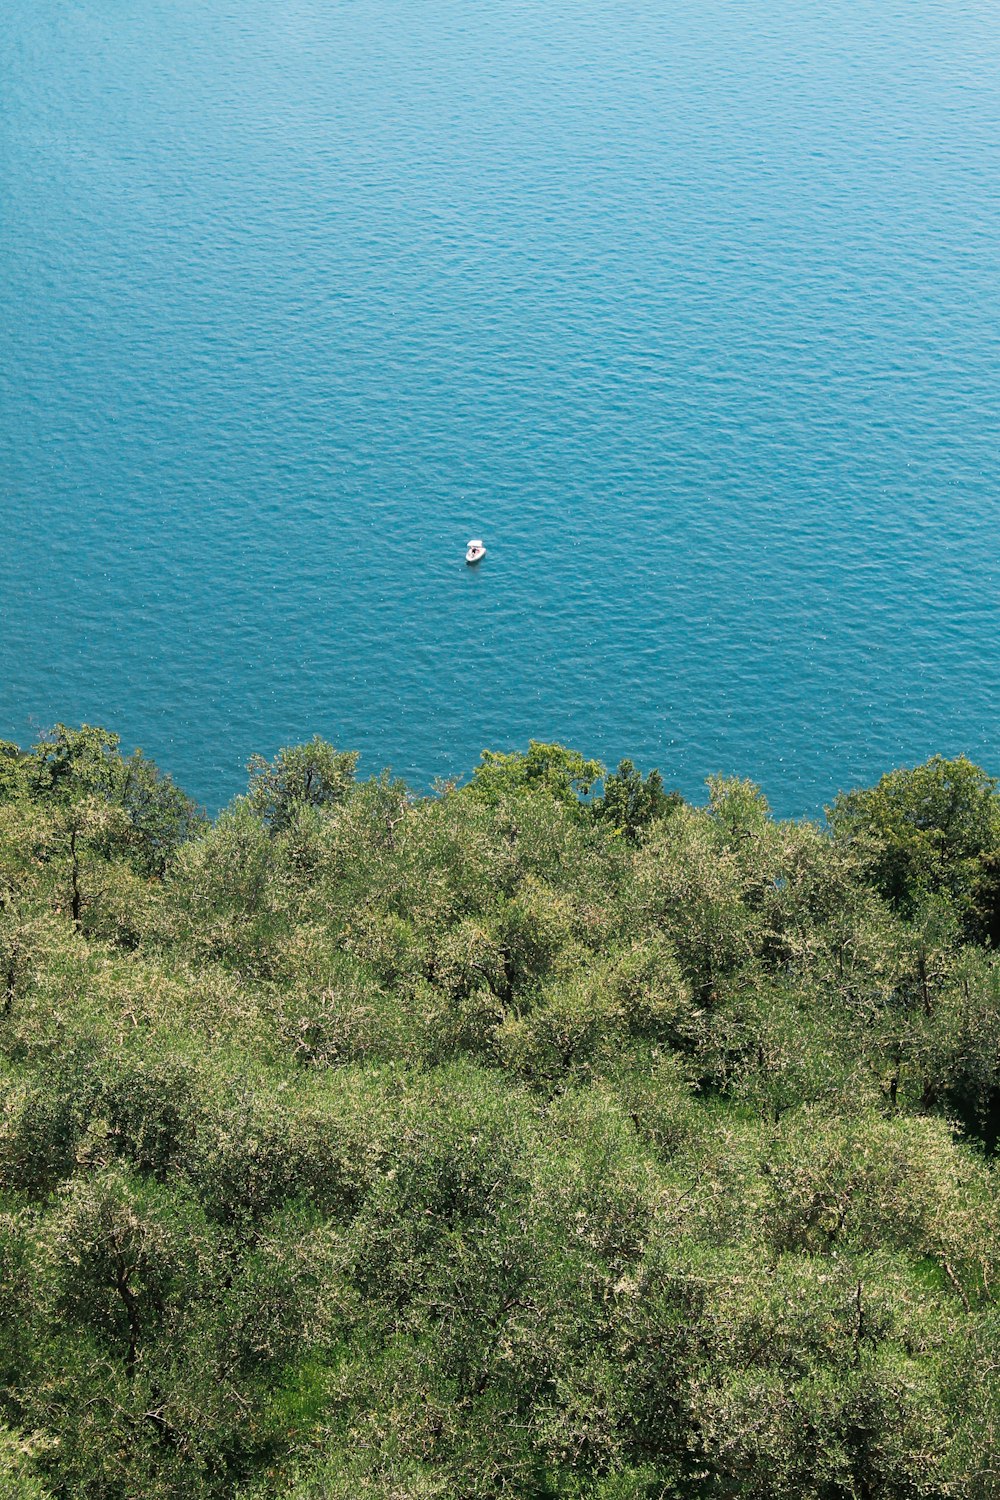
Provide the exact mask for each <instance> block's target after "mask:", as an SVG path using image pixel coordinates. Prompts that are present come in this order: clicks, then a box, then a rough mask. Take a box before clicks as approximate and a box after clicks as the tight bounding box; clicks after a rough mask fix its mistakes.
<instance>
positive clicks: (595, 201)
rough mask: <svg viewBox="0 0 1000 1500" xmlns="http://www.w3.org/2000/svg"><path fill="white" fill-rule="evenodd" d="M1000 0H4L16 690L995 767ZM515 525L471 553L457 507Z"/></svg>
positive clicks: (610, 744)
mask: <svg viewBox="0 0 1000 1500" xmlns="http://www.w3.org/2000/svg"><path fill="white" fill-rule="evenodd" d="M998 38H1000V28H998V24H997V11H996V6H995V4H994V0H964V3H963V4H962V5H960V6H956V5H955V4H954V3H953V0H831V3H830V4H829V5H827V6H815V5H805V4H801V3H798V0H795V3H792V0H769V3H767V4H764V3H760V4H753V3H746V0H656V3H654V0H637V3H629V0H534V3H527V0H282V3H281V4H275V3H274V0H6V3H5V5H4V6H3V7H2V9H0V55H2V57H3V59H4V63H3V74H2V80H0V418H2V425H0V483H2V492H0V736H4V735H6V736H8V737H12V738H18V739H21V740H26V739H29V738H31V737H32V735H33V733H34V731H35V729H36V728H37V727H40V726H43V725H45V724H47V723H50V722H52V721H53V720H55V719H56V718H62V719H68V720H73V721H79V720H83V719H86V720H90V721H92V722H100V723H105V724H107V725H109V726H111V727H113V728H115V729H117V730H118V731H119V732H120V733H121V735H122V737H123V739H124V741H125V742H126V743H127V744H129V745H132V744H136V743H139V744H141V745H142V746H143V748H144V749H145V750H146V751H147V753H149V754H151V755H154V756H155V757H156V758H157V759H158V760H159V761H160V762H161V763H162V764H163V765H165V766H167V767H169V768H170V769H172V770H173V771H174V772H175V774H176V775H177V777H178V779H179V780H180V781H181V782H182V784H183V785H185V786H186V787H187V789H188V790H189V791H191V792H192V793H194V794H195V795H196V796H198V797H199V798H200V799H202V800H203V801H205V802H207V803H208V804H209V805H210V806H217V805H219V804H220V803H222V802H224V801H225V800H227V799H228V798H229V797H230V796H231V795H232V794H233V792H234V791H236V790H238V789H239V788H240V787H241V786H242V785H243V781H244V777H243V770H242V767H243V764H244V762H245V760H246V758H247V756H248V755H249V754H250V752H251V751H254V750H261V751H264V752H267V753H271V752H273V751H274V750H275V749H276V748H277V747H278V746H279V745H281V744H286V743H289V742H292V741H295V740H298V739H301V738H304V737H306V736H308V735H310V734H312V733H313V732H315V731H319V732H321V733H322V734H324V735H326V736H328V737H329V738H331V739H333V740H335V741H336V742H337V743H338V744H339V745H341V746H344V747H354V748H358V749H360V750H361V751H362V754H363V767H364V768H365V769H366V770H369V771H371V770H375V769H377V768H378V767H379V766H381V765H383V764H385V763H387V762H389V763H391V764H392V765H393V767H394V769H395V770H397V771H398V772H400V773H401V774H403V775H405V776H406V777H407V778H408V779H410V780H412V781H413V782H414V783H415V784H416V785H419V786H427V785H429V784H430V782H431V780H432V778H433V777H434V776H435V775H439V774H440V775H445V774H450V773H453V772H457V771H463V770H467V769H468V768H469V767H470V766H471V765H472V764H473V763H474V761H475V760H476V758H477V757H478V754H479V751H480V750H481V749H482V748H483V747H484V746H486V745H489V746H492V747H496V748H508V747H513V746H516V745H523V744H524V743H525V742H526V741H527V739H528V737H529V736H534V737H536V738H545V739H548V738H554V739H560V740H563V741H566V742H569V743H571V744H573V745H575V746H578V747H579V748H581V749H583V750H585V751H587V752H588V753H590V754H596V755H599V756H601V757H602V758H604V759H605V760H607V761H611V762H613V761H615V760H616V759H617V758H618V757H619V756H620V755H623V754H629V755H631V756H633V758H635V759H636V760H637V761H639V762H641V763H642V764H644V765H651V764H658V765H659V766H660V767H661V769H662V771H663V773H664V775H665V776H666V778H667V780H668V781H669V782H670V783H672V784H675V785H678V786H680V787H681V788H682V790H684V791H685V792H687V793H689V794H694V793H696V792H697V790H698V788H699V785H700V783H701V780H702V778H703V777H704V776H705V775H706V774H708V773H709V772H712V771H718V770H724V771H738V772H740V773H741V774H744V775H749V776H752V777H754V778H755V779H757V780H759V781H760V782H761V783H762V785H763V786H764V789H765V791H766V792H767V793H768V795H769V797H770V798H771V800H772V802H773V804H774V805H775V807H776V808H777V809H778V810H779V811H780V812H783V813H801V812H811V811H815V810H816V809H817V808H819V807H820V806H821V805H822V804H823V803H824V802H826V801H828V800H829V798H830V797H831V795H832V794H833V793H834V792H835V791H836V790H837V788H838V787H841V786H845V785H848V784H854V783H857V782H859V781H864V780H870V779H873V778H874V777H875V776H877V775H878V774H880V773H881V772H882V771H883V770H885V769H887V768H888V767H889V766H891V765H893V764H898V763H904V762H913V761H915V760H917V759H920V758H923V757H924V756H926V755H927V754H929V753H930V752H932V751H935V750H940V751H942V752H945V753H949V754H951V753H957V752H958V751H966V752H968V753H969V754H971V755H972V756H973V757H975V758H977V759H979V760H980V761H982V762H983V763H984V764H986V765H987V766H988V767H990V768H991V769H992V770H994V771H1000V734H998V730H1000V693H998V686H1000V683H998V678H1000V671H998V652H1000V604H998V584H1000V567H998V547H1000V540H998V537H1000V528H998V518H1000V514H998V513H1000V456H998V447H1000V440H998V425H997V415H998V392H1000V61H998V57H1000V53H998V45H997V44H998ZM473 535H475V536H480V535H481V536H483V537H484V538H485V539H486V543H487V546H488V548H489V555H488V557H487V559H486V561H485V563H483V564H482V566H481V567H480V568H479V569H478V570H471V569H467V568H466V567H465V566H464V563H463V561H462V557H463V551H464V545H465V542H466V540H467V539H468V537H470V536H473Z"/></svg>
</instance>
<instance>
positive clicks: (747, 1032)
mask: <svg viewBox="0 0 1000 1500" xmlns="http://www.w3.org/2000/svg"><path fill="white" fill-rule="evenodd" d="M355 767H356V757H354V756H353V755H350V754H344V753H340V752H337V751H335V750H334V749H332V748H331V747H330V746H329V745H326V744H325V743H323V742H322V741H320V740H314V741H313V742H312V743H310V744H309V745H305V746H300V747H297V748H295V749H291V750H287V751H284V752H282V753H281V754H280V755H279V756H278V757H277V758H276V760H275V761H273V762H270V763H268V762H266V761H264V760H261V759H255V760H254V761H253V762H252V763H251V766H250V768H249V769H250V779H249V785H248V791H247V794H246V795H245V796H243V797H240V798H237V799H236V801H235V802H234V803H233V805H232V806H231V807H230V808H228V809H227V810H226V811H225V812H223V813H222V814H221V815H220V816H219V817H218V818H217V819H216V820H215V821H214V822H212V823H209V822H207V821H206V820H204V819H203V818H201V817H199V815H198V812H197V810H196V809H195V808H194V807H193V806H192V804H191V803H190V802H189V801H188V799H187V798H186V797H185V796H184V795H183V794H182V793H181V792H180V791H179V790H178V789H177V788H176V787H175V786H174V784H173V783H172V782H171V780H170V779H169V778H168V777H166V776H163V775H162V774H161V773H160V772H159V771H157V769H156V767H155V766H153V765H152V763H151V762H149V761H147V760H145V759H144V758H143V757H142V756H141V755H138V754H137V755H134V756H131V757H127V758H126V757H122V756H121V754H120V753H119V749H118V744H117V741H116V739H115V737H114V736H112V735H109V734H106V733H104V732H102V731H100V730H96V729H92V728H87V727H84V728H83V729H79V730H74V729H68V728H65V727H63V726H59V727H57V729H55V730H54V731H53V732H52V733H51V734H48V735H46V736H45V737H44V738H43V739H42V740H41V741H40V742H39V744H38V745H37V746H36V747H35V748H34V749H33V750H31V751H30V752H21V751H20V750H18V749H17V747H15V746H13V745H0V1075H2V1111H0V1497H2V1500H14V1497H17V1500H20V1497H24V1500H46V1497H48V1500H57V1497H58V1500H167V1497H175V1496H176V1497H198V1500H221V1497H238V1500H271V1497H279V1496H280V1497H288V1500H354V1497H361V1500H364V1497H371V1500H376V1497H377V1500H431V1497H442V1500H489V1497H494V1496H496V1497H500V1496H511V1497H525V1500H528V1497H531V1500H535V1497H537V1500H543V1497H551V1500H556V1497H559V1500H563V1497H566V1500H569V1497H585V1496H586V1497H593V1500H667V1497H673V1500H680V1497H696V1496H697V1497H709V1500H918V1497H935V1500H938V1497H940V1500H944V1497H955V1500H995V1497H996V1496H997V1495H998V1494H1000V1380H998V1373H1000V1310H998V1307H997V1305H996V1302H995V1298H996V1296H997V1292H996V1290H995V1288H996V1287H997V1283H998V1278H1000V1233H998V1230H1000V1214H998V1202H997V1192H996V1188H997V1181H996V1168H995V1166H994V1164H993V1152H994V1148H995V1147H996V1144H997V1138H998V1133H1000V965H998V961H997V958H996V956H995V954H994V951H993V946H992V945H993V943H994V942H995V941H997V940H998V939H1000V797H998V793H997V788H996V784H995V783H994V781H993V780H992V779H991V778H990V777H988V776H987V775H986V774H985V773H984V772H983V771H981V770H979V769H978V768H977V767H976V766H974V765H972V764H971V763H969V762H968V761H966V760H963V759H959V760H953V761H945V760H941V759H934V760H931V761H929V762H928V763H927V764H926V765H924V766H921V767H918V768H916V769H914V770H901V771H895V772H893V773H891V774H890V775H888V776H886V777H884V778H883V780H882V781H880V782H879V783H878V785H877V786H875V787H873V788H871V789H868V790H864V791H857V792H852V793H850V794H847V795H844V796H842V797H840V798H839V799H838V800H837V801H836V803H835V804H834V805H833V807H832V808H831V809H830V811H829V825H828V826H826V827H820V826H818V825H815V824H812V823H799V822H780V821H775V820H774V819H772V817H771V816H770V813H769V811H768V807H767V805H766V803H765V801H764V799H763V798H762V796H761V795H760V793H759V792H758V791H757V790H756V789H755V788H754V787H753V786H752V785H750V784H749V783H746V782H742V781H724V780H718V781H712V782H710V784H709V800H708V803H707V805H706V806H704V807H692V806H689V805H687V804H686V803H684V802H683V801H682V800H681V799H680V798H679V797H678V796H676V795H675V794H667V793H666V792H665V790H664V787H663V785H662V783H661V782H660V779H659V777H658V776H657V775H656V774H655V773H653V774H652V775H650V776H649V777H647V778H643V777H641V776H640V775H639V774H638V773H637V772H636V771H635V770H634V768H633V767H632V766H631V765H630V764H629V763H628V762H624V763H623V764H622V766H621V767H619V770H618V772H616V773H615V774H613V775H611V776H607V777H605V778H604V779H603V781H602V780H601V779H600V778H601V768H600V767H599V766H597V765H596V764H595V763H593V762H589V761H586V760H585V759H583V758H582V757H581V756H579V755H576V754H574V753H572V752H569V751H566V750H564V749H562V748H560V747H558V746H551V745H542V744H532V746H531V747H530V749H529V750H528V751H527V752H526V753H525V754H518V755H509V756H506V755H495V754H486V755H484V757H483V761H482V764H481V765H480V766H479V767H478V768H477V769H476V770H475V772H474V773H473V774H472V776H471V779H470V780H469V782H468V784H466V785H461V786H455V785H446V786H442V787H440V788H439V789H438V790H437V791H436V793H435V794H434V795H432V796H429V797H416V796H413V795H411V794H410V793H409V792H408V791H407V788H406V787H405V786H404V785H403V784H402V783H400V782H399V781H395V780H393V779H392V778H391V777H390V776H389V775H388V774H384V775H382V776H379V777H376V778H374V779H371V780H368V781H363V782H358V781H357V780H356V778H355Z"/></svg>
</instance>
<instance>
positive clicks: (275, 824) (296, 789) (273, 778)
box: [247, 734, 358, 833]
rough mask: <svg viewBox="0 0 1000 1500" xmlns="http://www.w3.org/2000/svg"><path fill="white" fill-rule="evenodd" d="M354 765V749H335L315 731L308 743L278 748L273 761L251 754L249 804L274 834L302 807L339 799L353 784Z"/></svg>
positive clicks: (322, 805) (331, 805) (329, 803)
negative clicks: (315, 733) (282, 748)
mask: <svg viewBox="0 0 1000 1500" xmlns="http://www.w3.org/2000/svg"><path fill="white" fill-rule="evenodd" d="M357 764H358V755H357V752H356V751H345V750H335V749H334V747H333V746H332V745H331V744H328V742H327V741H326V740H324V739H321V738H320V736H319V735H318V734H317V735H314V737H313V738H312V739H311V740H310V741H309V742H308V744H305V745H293V746H290V747H288V748H286V749H284V750H279V751H278V754H277V755H276V756H275V757H274V759H273V760H272V761H268V760H265V758H264V757H263V756H262V755H252V756H251V757H250V760H249V762H248V764H247V770H248V771H249V773H250V784H249V791H248V798H249V803H250V807H251V809H252V810H253V812H254V813H255V814H256V816H257V817H258V818H260V819H261V820H262V821H263V822H264V823H265V824H266V825H267V826H268V828H270V829H271V830H272V831H273V832H275V833H277V832H279V831H280V830H281V829H283V828H285V827H287V826H288V824H289V823H290V822H291V821H292V819H293V818H294V817H295V814H296V813H297V812H298V811H299V810H300V809H302V808H305V807H317V808H324V807H333V806H335V805H336V804H337V803H338V802H342V801H343V800H344V798H345V797H346V796H347V794H348V792H349V791H350V789H351V787H352V786H353V784H354V773H355V770H356V769H357Z"/></svg>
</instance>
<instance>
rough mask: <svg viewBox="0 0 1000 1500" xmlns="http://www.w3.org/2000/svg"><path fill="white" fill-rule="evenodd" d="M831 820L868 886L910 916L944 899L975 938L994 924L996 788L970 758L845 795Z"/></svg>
mask: <svg viewBox="0 0 1000 1500" xmlns="http://www.w3.org/2000/svg"><path fill="white" fill-rule="evenodd" d="M827 817H828V818H829V821H830V826H831V828H832V829H833V833H834V837H835V838H836V839H838V840H841V841H846V842H847V843H848V844H850V845H852V846H853V848H854V849H855V851H856V854H857V857H858V860H859V862H860V864H861V867H862V869H863V870H864V872H865V874H866V876H867V878H868V879H870V880H871V881H872V882H873V883H874V884H875V886H876V887H877V889H878V890H879V891H880V892H881V893H882V894H883V895H884V896H885V897H886V899H887V900H889V901H891V902H892V903H893V905H894V906H896V907H897V908H898V909H899V910H900V911H902V912H903V913H904V914H905V915H910V914H911V913H913V912H914V911H915V910H916V909H917V908H918V907H919V906H920V904H921V903H922V902H923V901H925V900H926V898H927V897H928V896H929V895H933V894H935V893H938V892H941V893H943V894H945V895H947V896H948V898H949V899H950V900H951V901H952V902H953V903H954V906H955V909H956V911H957V913H958V916H959V918H960V920H961V921H962V922H963V923H964V924H965V925H966V928H967V930H968V931H969V933H970V934H971V935H973V936H975V935H978V934H981V933H982V932H983V931H984V929H985V928H986V927H987V926H988V924H989V922H990V920H991V917H992V892H991V891H989V890H987V889H986V887H987V885H988V883H989V876H990V874H991V871H992V870H993V868H994V867H995V863H996V861H997V858H998V851H1000V797H998V795H997V780H996V778H995V777H993V776H988V775H987V773H986V772H985V771H983V770H982V769H981V768H980V767H979V766H976V765H973V763H972V761H970V760H967V759H966V757H965V756H964V755H960V756H958V757H957V758H956V759H954V760H945V759H944V758H943V757H942V756H940V755H935V756H932V757H931V759H930V760H928V761H926V762H925V763H924V764H923V765H921V766H915V767H913V768H912V769H901V770H898V771H890V772H889V773H888V774H887V775H885V776H883V777H882V778H881V780H880V781H878V782H877V783H876V785H875V786H873V787H866V788H864V789H862V790H859V791H853V792H842V793H841V794H840V795H839V796H838V797H837V799H836V800H835V802H834V803H833V805H832V807H830V808H828V809H827Z"/></svg>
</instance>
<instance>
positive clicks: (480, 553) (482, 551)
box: [465, 537, 486, 563]
mask: <svg viewBox="0 0 1000 1500" xmlns="http://www.w3.org/2000/svg"><path fill="white" fill-rule="evenodd" d="M485 556H486V548H485V547H484V546H483V544H482V542H481V541H480V540H479V538H478V537H473V539H472V541H471V542H470V543H469V545H468V546H467V547H466V549H465V560H466V562H467V563H477V562H482V560H483V558H484V557H485Z"/></svg>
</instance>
